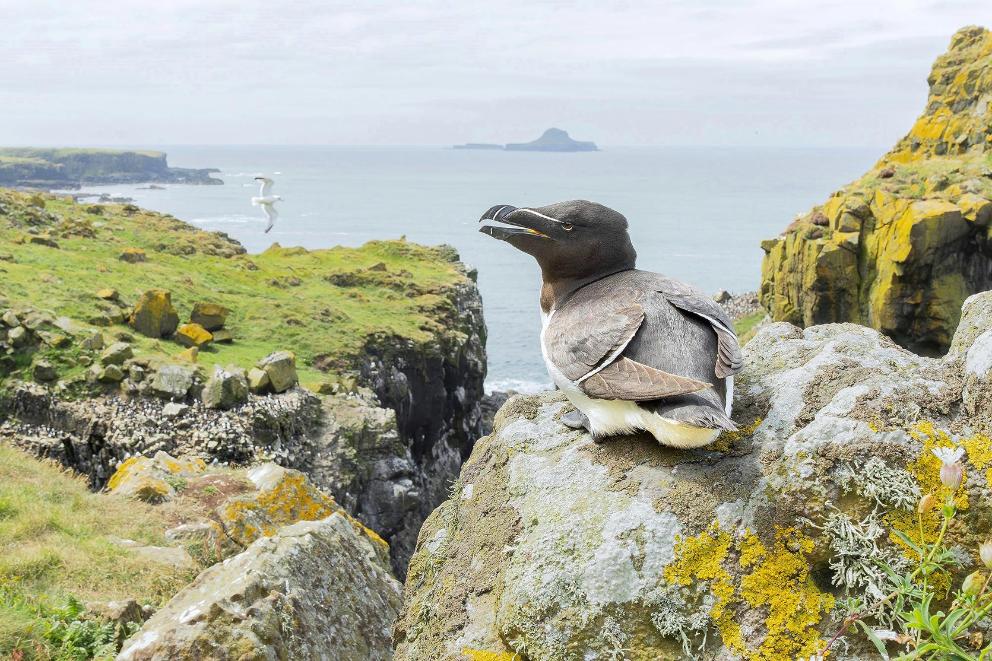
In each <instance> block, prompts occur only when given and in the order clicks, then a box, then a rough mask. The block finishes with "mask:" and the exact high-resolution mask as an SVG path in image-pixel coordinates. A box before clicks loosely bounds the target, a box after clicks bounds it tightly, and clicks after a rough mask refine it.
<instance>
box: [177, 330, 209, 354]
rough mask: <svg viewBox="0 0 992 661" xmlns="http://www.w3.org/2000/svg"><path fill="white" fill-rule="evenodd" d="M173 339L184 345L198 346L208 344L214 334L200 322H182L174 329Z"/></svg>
mask: <svg viewBox="0 0 992 661" xmlns="http://www.w3.org/2000/svg"><path fill="white" fill-rule="evenodd" d="M174 339H175V340H176V342H178V343H179V344H181V345H183V346H184V347H196V348H200V347H203V346H206V345H207V344H210V342H211V340H213V339H214V336H213V335H211V334H210V332H209V331H207V329H206V328H204V327H203V326H201V325H200V324H183V325H182V326H180V327H179V329H178V330H176V334H175V336H174Z"/></svg>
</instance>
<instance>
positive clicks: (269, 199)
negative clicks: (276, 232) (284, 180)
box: [251, 177, 282, 234]
mask: <svg viewBox="0 0 992 661" xmlns="http://www.w3.org/2000/svg"><path fill="white" fill-rule="evenodd" d="M255 181H260V182H262V184H261V186H260V187H259V189H258V197H253V198H251V205H252V206H253V207H262V211H264V212H265V217H266V218H268V219H269V224H268V225H266V226H265V233H266V234H268V233H269V230H270V229H272V226H273V225H274V224H275V222H276V218H278V217H279V212H278V211H276V207H275V203H276V202H278V201H279V200H281V199H282V198H281V197H279V196H278V195H272V194H271V193H272V184H274V183H275V182H274V181H272V180H271V179H269V178H268V177H255Z"/></svg>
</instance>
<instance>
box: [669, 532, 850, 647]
mask: <svg viewBox="0 0 992 661" xmlns="http://www.w3.org/2000/svg"><path fill="white" fill-rule="evenodd" d="M812 550H813V541H812V540H811V539H809V538H808V537H805V536H803V535H802V534H801V533H799V532H798V531H797V530H795V529H792V528H786V529H781V530H777V531H776V533H775V542H774V544H773V546H772V548H771V550H768V549H766V547H765V546H764V545H763V544H762V542H761V540H760V539H759V538H758V536H756V535H754V534H753V533H751V532H750V531H746V532H744V533H743V534H742V535H740V536H739V537H738V536H734V535H731V533H730V532H727V531H725V530H721V529H720V527H719V525H718V524H717V523H716V522H714V523H713V524H712V525H711V526H710V527H709V528H708V529H707V530H705V531H703V532H701V533H700V534H698V535H696V536H694V537H684V538H681V539H679V540H678V542H677V543H676V545H675V560H674V561H673V562H672V563H671V564H669V565H668V566H667V567H666V568H665V572H664V574H665V580H666V581H667V582H669V583H671V584H673V585H680V586H685V587H688V586H690V585H693V584H696V583H705V584H706V585H707V589H708V590H709V592H710V594H711V595H712V597H713V606H712V607H711V609H710V612H709V614H710V617H711V618H712V620H713V623H714V624H715V625H716V628H717V630H718V631H719V632H720V636H721V638H722V640H723V644H724V645H726V646H727V647H729V648H730V649H732V650H734V651H735V652H736V653H737V654H740V655H741V656H742V657H743V658H744V659H747V660H751V659H754V660H762V661H766V660H767V661H772V660H775V659H793V658H807V657H809V656H810V655H811V654H813V653H814V652H815V651H816V650H817V649H819V648H820V647H821V646H822V642H823V641H822V640H821V638H820V635H819V633H818V631H817V628H816V627H817V625H818V624H819V623H820V620H821V619H822V618H823V616H824V615H825V614H826V613H828V612H829V611H830V610H831V609H832V608H833V605H834V598H833V596H832V595H830V594H827V593H824V592H821V591H820V590H819V589H818V588H817V587H816V585H814V583H813V580H812V578H811V577H810V565H809V559H808V556H809V554H810V553H811V552H812ZM735 554H736V555H737V567H736V568H734V567H733V565H732V563H733V559H732V556H733V555H735ZM732 570H734V571H732ZM737 570H739V571H737ZM735 576H737V577H736V578H735ZM741 609H761V610H762V611H763V612H767V616H766V618H765V627H766V630H767V633H766V635H765V637H764V639H763V642H762V643H761V645H760V646H758V647H757V648H755V647H754V646H749V645H748V642H750V641H745V640H744V638H743V636H742V634H741V627H740V624H739V623H738V618H739V611H740V610H741Z"/></svg>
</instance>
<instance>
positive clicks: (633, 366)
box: [544, 289, 710, 401]
mask: <svg viewBox="0 0 992 661" xmlns="http://www.w3.org/2000/svg"><path fill="white" fill-rule="evenodd" d="M612 294H613V295H611V296H609V297H607V298H601V299H598V301H597V303H596V309H595V311H594V314H591V312H592V311H591V310H590V308H589V306H587V305H583V300H582V297H577V298H578V299H579V300H573V301H568V302H566V303H565V305H563V306H562V308H561V309H560V310H556V311H555V313H554V314H553V316H552V317H551V321H550V323H549V324H548V328H547V330H546V332H545V339H544V342H545V347H546V350H547V352H548V358H549V360H550V361H551V362H552V363H553V364H554V366H555V367H557V368H558V370H559V371H561V373H562V374H564V375H565V376H566V377H568V378H569V379H570V380H571V381H575V382H577V383H578V384H579V387H580V388H581V389H582V390H583V391H584V392H585V393H586V394H587V395H589V396H591V397H598V398H600V399H624V400H631V401H647V400H653V399H660V398H662V397H673V396H675V395H684V394H688V393H692V392H698V391H700V390H704V389H706V388H708V387H710V384H708V383H704V382H702V381H697V380H695V379H690V378H686V377H681V376H677V375H675V374H670V373H668V372H665V371H663V370H660V369H656V368H654V367H651V366H650V365H645V364H643V363H639V362H637V361H635V360H631V359H630V358H627V357H624V356H622V355H621V354H622V353H623V350H624V349H625V348H626V347H627V345H628V344H629V343H630V341H631V340H632V339H633V338H634V335H636V334H637V331H638V329H639V328H640V327H641V324H642V323H643V322H644V308H642V307H641V304H640V297H641V296H642V293H641V292H640V291H638V290H635V289H627V290H620V291H616V292H613V293H612ZM591 316H592V317H593V318H592V319H590V317H591Z"/></svg>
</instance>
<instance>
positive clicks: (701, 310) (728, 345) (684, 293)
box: [658, 278, 744, 379]
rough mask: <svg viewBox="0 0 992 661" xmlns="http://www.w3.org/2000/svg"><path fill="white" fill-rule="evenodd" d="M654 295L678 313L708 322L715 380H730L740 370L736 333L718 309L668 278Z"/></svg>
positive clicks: (738, 345)
mask: <svg viewBox="0 0 992 661" xmlns="http://www.w3.org/2000/svg"><path fill="white" fill-rule="evenodd" d="M658 291H659V292H661V294H662V295H663V296H664V297H665V299H666V300H668V302H669V303H671V304H672V305H674V306H675V307H676V308H678V309H679V310H681V311H683V312H688V313H690V314H694V315H696V316H697V317H702V318H703V319H705V320H706V321H707V322H709V324H710V326H711V327H712V328H713V331H714V332H715V333H716V337H717V356H716V376H717V377H718V378H720V379H723V378H726V377H728V376H733V375H734V374H736V373H737V372H739V371H741V368H742V367H744V356H743V355H742V354H741V346H740V343H739V342H738V341H737V332H736V331H735V330H734V324H733V322H732V321H731V320H730V316H729V315H727V312H726V310H724V309H723V307H722V306H720V305H719V304H718V303H716V302H715V301H712V300H710V299H709V298H707V297H706V296H705V295H703V294H700V293H698V292H696V291H695V290H694V289H692V288H690V287H688V286H686V285H684V284H682V283H681V282H678V281H677V280H672V279H670V278H664V279H663V280H662V284H661V285H660V287H659V289H658Z"/></svg>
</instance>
